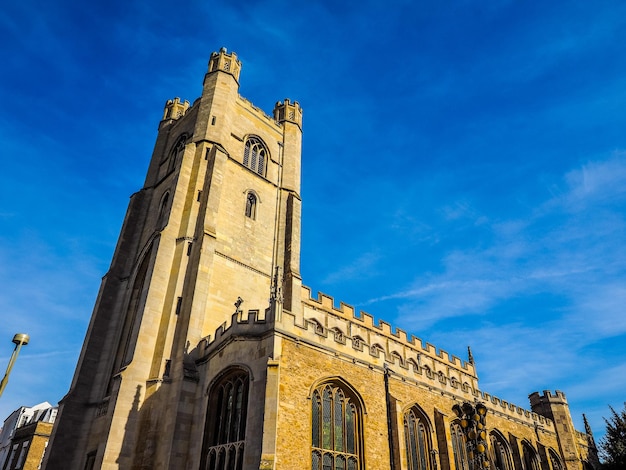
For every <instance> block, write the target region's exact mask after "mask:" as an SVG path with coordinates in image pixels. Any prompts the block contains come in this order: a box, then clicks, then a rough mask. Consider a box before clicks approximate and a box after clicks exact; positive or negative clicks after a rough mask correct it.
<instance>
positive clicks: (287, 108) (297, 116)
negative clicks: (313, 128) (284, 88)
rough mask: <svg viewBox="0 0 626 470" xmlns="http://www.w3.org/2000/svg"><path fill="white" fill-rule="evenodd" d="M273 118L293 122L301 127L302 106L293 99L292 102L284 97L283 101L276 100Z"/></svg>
mask: <svg viewBox="0 0 626 470" xmlns="http://www.w3.org/2000/svg"><path fill="white" fill-rule="evenodd" d="M274 119H275V120H276V122H280V123H282V122H285V121H288V122H293V123H294V124H297V125H298V126H299V127H300V128H302V108H301V107H300V103H298V102H297V101H294V102H293V103H292V102H291V101H290V100H289V99H288V98H285V101H283V102H280V101H277V102H276V105H275V106H274Z"/></svg>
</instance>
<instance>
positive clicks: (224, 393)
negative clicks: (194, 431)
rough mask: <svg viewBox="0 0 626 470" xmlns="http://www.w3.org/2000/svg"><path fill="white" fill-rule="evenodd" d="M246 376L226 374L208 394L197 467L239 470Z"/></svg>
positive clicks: (242, 442) (246, 402) (244, 427)
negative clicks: (198, 465)
mask: <svg viewBox="0 0 626 470" xmlns="http://www.w3.org/2000/svg"><path fill="white" fill-rule="evenodd" d="M249 382H250V379H249V375H248V373H247V372H246V371H244V370H242V369H233V370H231V371H229V372H227V373H226V374H225V375H224V376H223V377H222V378H221V379H220V381H219V382H218V383H217V384H215V385H214V386H213V387H212V389H211V392H210V394H209V406H208V408H207V421H206V426H205V431H204V444H203V451H202V463H201V468H202V469H203V470H204V469H206V470H241V469H242V468H243V453H244V447H245V446H244V443H245V435H246V415H247V408H248V388H249Z"/></svg>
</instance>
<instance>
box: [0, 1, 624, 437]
mask: <svg viewBox="0 0 626 470" xmlns="http://www.w3.org/2000/svg"><path fill="white" fill-rule="evenodd" d="M0 32H1V33H2V37H3V41H2V44H1V45H0V48H1V49H0V50H1V52H2V58H3V60H2V73H0V98H1V102H2V103H3V106H4V110H3V112H1V113H0V141H1V142H2V146H1V147H0V154H1V155H2V163H3V171H2V173H0V181H1V183H0V285H1V286H2V287H1V289H0V315H1V317H0V318H2V321H1V322H0V367H2V369H4V367H5V365H6V363H7V361H8V359H9V356H10V354H11V351H12V344H11V342H10V341H11V338H12V337H13V334H14V333H16V332H27V333H29V334H30V336H31V344H29V345H28V346H27V347H26V348H25V349H24V350H23V352H22V354H21V355H20V357H19V359H18V362H17V364H16V366H15V368H14V371H13V373H12V375H11V380H10V382H9V385H8V387H7V389H6V391H5V394H4V395H3V397H2V398H1V399H0V417H2V419H4V417H6V416H7V415H8V414H9V413H10V412H11V411H12V410H14V409H16V408H17V407H19V406H20V405H34V404H36V403H38V402H41V401H44V400H47V401H49V402H51V403H56V402H57V401H58V400H59V399H60V398H61V397H62V396H63V395H64V393H65V392H66V391H67V389H68V387H69V384H70V381H71V377H72V374H73V371H74V368H75V365H76V361H77V358H78V354H79V351H80V348H81V345H82V341H83V338H84V334H85V331H86V328H87V324H88V321H89V317H90V315H91V311H92V308H93V304H94V301H95V298H96V295H97V291H98V288H99V284H100V278H101V277H102V276H103V275H104V274H105V272H106V271H107V269H108V265H109V262H110V259H111V256H112V253H113V250H114V247H115V243H116V240H117V236H118V233H119V229H120V227H121V223H122V220H123V217H124V213H125V210H126V206H127V204H128V197H129V196H130V195H131V194H132V193H133V192H135V191H137V190H138V189H139V188H140V187H141V185H142V183H143V178H144V175H145V171H146V168H147V164H148V160H149V158H150V154H151V151H152V146H153V144H154V138H155V136H156V128H157V125H158V121H159V119H160V117H161V115H162V110H163V105H164V103H165V101H166V100H167V99H170V98H174V97H176V96H180V97H181V98H183V99H188V100H189V101H193V100H194V99H195V98H197V97H198V96H199V94H200V92H201V84H202V78H203V75H204V73H205V71H206V66H207V61H208V58H209V55H210V53H211V52H212V51H215V50H218V49H219V48H220V47H222V46H225V47H227V48H228V49H229V50H234V51H236V52H237V54H238V55H239V58H240V59H241V60H242V62H243V69H242V74H241V88H240V93H241V94H242V95H243V96H244V97H246V98H248V99H249V100H250V101H252V102H253V103H254V104H256V105H257V106H259V107H261V108H262V109H264V110H265V111H266V112H267V113H270V112H271V110H272V109H273V105H274V103H275V102H276V101H277V100H281V99H283V98H286V97H288V98H291V99H296V100H298V101H299V102H300V103H301V105H302V107H303V109H304V139H303V154H302V157H303V184H302V196H303V221H302V228H303V232H302V237H303V240H302V274H303V279H304V283H305V284H306V285H308V286H310V287H311V288H312V289H313V291H323V292H324V293H326V294H328V295H331V296H333V297H335V299H336V302H337V303H338V302H339V301H340V300H341V301H344V302H346V303H348V304H351V305H354V306H355V307H356V308H358V309H361V310H364V311H366V312H368V313H370V314H373V315H374V316H375V317H376V318H378V319H384V320H386V321H388V322H391V323H392V324H393V325H395V326H398V327H400V328H402V329H404V330H406V331H408V332H410V333H413V334H415V335H416V336H418V337H420V338H421V339H423V340H424V341H428V342H430V343H433V344H435V345H436V346H437V347H438V348H441V349H444V350H446V351H448V352H450V353H452V354H455V355H458V356H460V357H462V358H466V348H467V346H468V345H471V347H472V351H473V353H474V357H475V359H476V364H477V369H478V373H479V377H480V386H481V389H483V390H485V391H487V392H489V393H492V394H494V395H496V396H499V397H501V398H503V399H505V400H508V401H510V402H513V403H515V404H518V405H520V406H523V407H526V408H528V407H529V405H528V400H527V396H528V394H530V393H532V392H534V391H542V390H555V389H560V390H563V391H564V392H565V393H566V395H567V397H568V399H569V402H570V406H571V410H572V414H573V416H574V420H575V425H576V426H577V428H579V429H582V417H581V414H582V413H583V412H584V413H586V414H587V416H588V418H589V421H590V423H591V425H592V427H593V428H594V431H595V433H596V436H599V435H601V434H602V433H603V430H604V423H603V420H602V416H608V415H609V412H608V406H607V405H612V406H614V407H616V408H618V409H619V408H621V407H622V406H623V405H622V404H623V403H624V401H626V395H625V393H624V390H626V314H625V311H624V310H625V307H626V250H624V241H625V240H626V220H625V209H626V184H625V183H626V132H625V131H626V61H624V57H625V56H626V4H624V3H623V2H617V1H602V0H599V1H596V2H587V1H568V2H564V1H554V2H527V1H526V2H523V1H506V0H502V1H497V0H494V1H490V2H481V1H477V0H466V1H454V0H453V1H449V2H438V1H423V2H411V1H387V2H382V1H360V2H350V1H346V2H317V3H316V2H299V1H295V2H294V1H284V2H280V1H269V2H253V1H248V2H246V1H240V2H220V1H216V2H209V1H205V2H200V1H193V0H191V1H188V2H179V4H175V3H174V2H164V1H161V0H156V1H151V2H133V1H130V2H126V1H125V2H121V1H107V2H103V1H100V0H96V1H92V2H69V1H67V0H59V1H56V2H37V1H34V0H23V1H22V2H19V4H18V2H10V3H9V4H7V5H5V6H4V8H3V12H2V14H0Z"/></svg>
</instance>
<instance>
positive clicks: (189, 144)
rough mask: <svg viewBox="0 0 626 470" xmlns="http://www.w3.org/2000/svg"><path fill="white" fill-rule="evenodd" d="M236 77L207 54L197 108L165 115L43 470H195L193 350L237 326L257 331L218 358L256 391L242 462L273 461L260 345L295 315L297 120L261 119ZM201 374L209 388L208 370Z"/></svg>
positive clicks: (279, 109)
mask: <svg viewBox="0 0 626 470" xmlns="http://www.w3.org/2000/svg"><path fill="white" fill-rule="evenodd" d="M240 71H241V63H240V62H239V60H238V59H237V56H236V54H234V53H228V52H227V51H226V50H225V49H222V50H220V51H219V52H217V53H213V54H212V55H211V57H210V60H209V64H208V72H207V73H206V75H205V78H204V83H203V90H202V95H201V97H200V98H198V99H197V100H196V101H195V102H194V103H193V105H191V106H190V105H189V102H187V101H184V102H181V100H179V99H178V98H176V99H174V100H170V101H168V102H167V103H166V105H165V110H164V115H163V120H162V121H161V122H160V124H159V128H158V136H157V139H156V144H155V147H154V152H153V155H152V159H151V161H150V165H149V168H148V172H147V177H146V180H145V183H144V185H143V188H142V189H140V190H139V191H138V192H136V193H135V194H133V195H132V197H131V199H130V203H129V207H128V210H127V213H126V217H125V220H124V224H123V226H122V230H121V234H120V238H119V241H118V244H117V247H116V249H115V253H114V256H113V260H112V262H111V266H110V269H109V271H108V272H107V273H106V275H105V276H104V278H103V281H102V285H101V288H100V292H99V294H98V298H97V301H96V305H95V308H94V312H93V316H92V319H91V323H90V325H89V328H88V332H87V336H86V339H85V343H84V345H83V349H82V352H81V355H80V359H79V362H78V366H77V369H76V372H75V375H74V379H73V381H72V385H71V388H70V391H69V392H68V394H67V395H66V396H65V397H64V398H63V400H62V401H61V403H60V410H59V418H58V420H57V425H56V427H55V430H54V433H53V436H52V440H51V448H50V449H51V450H50V452H49V454H48V455H47V457H46V467H45V468H47V469H52V470H54V469H89V470H90V469H92V468H107V469H108V468H124V469H131V468H133V469H135V468H137V469H139V468H180V469H182V468H192V467H193V468H197V466H198V465H199V462H198V461H193V462H189V461H188V455H200V452H199V450H200V449H199V447H201V446H202V445H203V444H202V436H203V433H204V431H205V430H204V426H205V425H204V421H205V418H206V415H207V410H206V406H207V405H206V403H205V404H204V405H203V406H204V408H203V409H201V410H199V409H197V405H196V404H197V403H201V402H205V401H206V400H204V399H203V397H205V396H206V393H207V392H206V388H203V387H202V386H200V385H199V382H200V378H199V375H200V373H199V371H198V365H197V364H198V363H197V361H196V359H197V357H198V354H197V351H196V349H197V348H198V347H199V346H198V345H202V344H205V343H207V344H208V342H209V340H210V339H211V336H212V335H213V334H214V332H215V330H216V329H219V328H220V327H221V326H222V325H230V324H231V323H232V322H233V321H236V320H239V321H240V323H242V324H244V323H247V321H248V319H249V320H250V327H251V328H252V327H254V328H256V329H255V330H254V332H249V333H248V334H247V335H246V334H242V335H241V336H240V337H237V338H234V339H233V340H232V341H234V342H235V343H236V347H235V346H230V348H229V349H227V350H225V349H224V348H222V349H221V350H220V351H216V353H215V354H217V355H218V356H219V357H221V356H222V355H223V354H226V355H230V356H229V357H231V359H232V361H233V363H235V364H241V367H242V368H243V367H244V366H245V367H246V368H247V369H246V370H247V371H249V374H250V376H251V377H253V379H251V380H253V383H252V384H251V385H250V387H249V390H248V389H246V393H249V394H250V396H251V397H252V396H254V397H255V400H256V402H255V403H256V405H255V406H254V407H252V406H251V407H250V410H252V411H249V412H248V415H249V416H248V417H247V419H248V423H249V426H251V425H252V426H257V427H258V434H259V436H261V435H262V436H263V440H261V439H260V438H259V440H258V442H257V441H255V442H252V443H250V444H248V443H247V444H246V446H247V447H246V448H247V454H246V455H249V457H248V458H249V460H250V461H254V465H255V466H256V468H258V467H259V462H260V460H261V454H262V453H263V452H265V450H266V449H267V448H271V440H272V431H271V426H272V420H271V415H272V410H271V409H266V406H271V400H270V404H269V405H266V400H265V396H266V390H272V389H273V388H275V386H276V383H275V378H272V375H271V373H269V374H268V372H267V370H268V369H271V358H272V349H273V347H274V343H275V339H274V338H273V336H272V335H271V334H269V333H268V331H269V328H271V325H272V322H273V320H274V319H276V318H280V315H281V312H282V309H283V308H285V309H287V310H291V308H292V305H297V306H298V307H299V306H300V292H301V290H302V287H301V279H300V273H299V271H300V269H299V259H300V210H301V200H300V154H301V138H302V110H301V108H300V106H299V104H298V103H297V102H291V101H289V100H284V101H283V102H278V103H277V104H276V106H275V108H274V113H273V116H272V117H270V116H267V115H265V114H264V113H263V112H262V111H261V110H259V109H258V108H256V107H255V106H253V105H252V104H251V103H250V102H248V101H247V100H245V99H243V98H242V97H240V96H239V94H238V89H239V75H240ZM243 307H245V308H246V309H248V318H244V315H243ZM226 327H227V326H226ZM242 328H243V327H242ZM253 333H254V334H253ZM268 358H270V359H269V360H268ZM202 361H203V362H202V364H204V365H203V366H202V367H203V368H204V370H207V372H206V374H207V377H208V378H207V379H206V380H207V381H210V380H211V377H210V374H211V367H212V366H211V361H212V359H211V358H210V357H209V356H206V357H205V358H204V359H202ZM268 364H269V365H268ZM272 380H274V382H272ZM203 383H204V382H203ZM251 400H252V398H251ZM264 426H269V428H268V429H267V430H266V429H265V428H264ZM274 427H275V425H274ZM197 436H199V437H197ZM194 446H195V447H194ZM268 446H269V447H268ZM190 447H191V448H192V449H191V450H192V451H195V452H191V451H190ZM270 453H271V452H270ZM233 458H234V457H233ZM237 458H238V459H241V458H242V457H241V455H239V454H238V456H237ZM239 464H240V463H239ZM239 464H238V465H239Z"/></svg>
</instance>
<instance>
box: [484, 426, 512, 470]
mask: <svg viewBox="0 0 626 470" xmlns="http://www.w3.org/2000/svg"><path fill="white" fill-rule="evenodd" d="M489 441H490V442H489V443H490V444H491V446H490V447H491V461H492V462H493V464H494V465H495V468H496V469H498V470H513V461H512V459H511V449H510V447H509V443H508V442H507V441H506V439H505V438H504V437H503V436H502V435H501V434H500V433H499V432H497V431H492V432H491V433H490V434H489Z"/></svg>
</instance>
